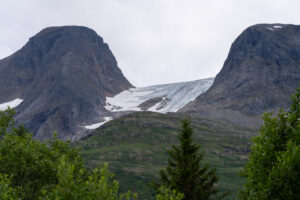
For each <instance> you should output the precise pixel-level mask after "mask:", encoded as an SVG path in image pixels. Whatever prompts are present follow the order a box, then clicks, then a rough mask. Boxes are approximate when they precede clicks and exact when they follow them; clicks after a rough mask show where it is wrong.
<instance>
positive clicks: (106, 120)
mask: <svg viewBox="0 0 300 200" xmlns="http://www.w3.org/2000/svg"><path fill="white" fill-rule="evenodd" d="M110 120H112V118H111V117H104V121H103V122H99V123H96V124H91V125H87V126H84V128H86V129H96V128H99V127H100V126H102V125H103V124H105V123H106V122H108V121H110Z"/></svg>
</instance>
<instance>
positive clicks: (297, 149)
mask: <svg viewBox="0 0 300 200" xmlns="http://www.w3.org/2000/svg"><path fill="white" fill-rule="evenodd" d="M252 141H253V145H252V147H251V152H250V155H249V161H248V163H247V164H246V166H245V167H244V169H243V170H242V172H241V175H242V176H243V177H245V178H246V184H245V185H244V188H243V190H242V191H241V192H240V198H241V199H260V200H264V199H285V200H292V199H293V200H295V199H300V181H299V180H300V89H298V90H297V92H296V94H295V95H293V96H292V105H291V108H290V110H289V111H287V112H284V111H282V110H281V112H280V113H279V114H278V116H277V117H274V118H272V114H271V113H270V114H265V116H264V124H263V126H262V127H261V129H260V134H259V135H258V136H256V137H254V138H253V139H252Z"/></svg>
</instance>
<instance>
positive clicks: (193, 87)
mask: <svg viewBox="0 0 300 200" xmlns="http://www.w3.org/2000/svg"><path fill="white" fill-rule="evenodd" d="M213 81H214V78H207V79H201V80H196V81H190V82H183V83H172V84H164V85H155V86H148V87H141V88H131V89H129V90H125V91H123V92H121V93H120V94H118V95H116V96H114V97H106V106H105V108H106V109H107V110H109V111H112V112H119V111H141V108H140V107H139V105H140V104H142V103H144V102H145V101H147V100H151V99H157V98H161V101H159V102H158V103H156V104H155V105H153V106H152V107H150V108H148V109H147V110H148V111H153V112H160V113H168V112H176V111H178V110H179V109H181V108H183V107H184V106H185V105H187V104H188V103H189V102H191V101H193V100H194V99H195V98H196V97H197V96H199V95H200V94H202V93H204V92H205V91H206V90H208V88H209V87H210V86H211V85H212V83H213Z"/></svg>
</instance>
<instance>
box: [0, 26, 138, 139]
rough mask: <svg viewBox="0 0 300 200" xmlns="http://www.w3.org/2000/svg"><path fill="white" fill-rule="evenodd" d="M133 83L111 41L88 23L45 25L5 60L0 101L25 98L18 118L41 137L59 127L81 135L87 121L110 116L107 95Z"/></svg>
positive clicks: (0, 63) (68, 135) (66, 134)
mask: <svg viewBox="0 0 300 200" xmlns="http://www.w3.org/2000/svg"><path fill="white" fill-rule="evenodd" d="M130 87H132V85H131V84H130V83H129V82H128V81H127V80H126V78H125V77H124V76H123V74H122V72H121V70H120V69H119V68H118V65H117V61H116V59H115V58H114V56H113V54H112V53H111V51H110V50H109V47H108V45H107V44H106V43H104V42H103V39H102V38H101V37H100V36H98V35H97V34H96V32H95V31H93V30H91V29H89V28H86V27H79V26H65V27H50V28H46V29H44V30H42V31H41V32H39V33H38V34H37V35H35V36H34V37H32V38H30V40H29V41H28V42H27V44H26V45H25V46H24V47H23V48H22V49H20V50H19V51H17V52H16V53H14V54H13V55H11V56H9V57H7V58H4V59H2V60H0V103H2V102H7V101H11V100H13V99H15V98H21V99H24V101H23V102H22V103H21V105H20V106H18V107H17V108H16V110H17V115H16V120H17V122H19V123H23V124H25V126H26V127H27V128H29V129H30V130H31V131H32V132H33V133H35V137H36V138H38V139H41V140H44V139H47V138H49V137H51V135H52V134H53V132H54V131H55V130H57V131H58V137H59V138H62V139H71V140H76V139H78V138H81V137H82V136H84V135H86V134H87V130H85V129H84V128H83V127H82V126H83V125H87V124H91V123H94V122H96V121H101V120H102V118H103V117H104V116H107V115H108V114H107V112H108V111H107V110H105V109H104V106H105V99H106V97H107V96H108V97H112V96H114V95H116V94H118V93H120V92H121V91H123V90H126V89H128V88H130Z"/></svg>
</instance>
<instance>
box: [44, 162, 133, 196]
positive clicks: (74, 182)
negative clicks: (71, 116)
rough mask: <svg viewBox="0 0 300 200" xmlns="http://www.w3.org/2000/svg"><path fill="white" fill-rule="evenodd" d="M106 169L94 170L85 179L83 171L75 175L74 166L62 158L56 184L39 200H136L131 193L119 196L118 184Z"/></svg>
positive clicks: (104, 167) (105, 167)
mask: <svg viewBox="0 0 300 200" xmlns="http://www.w3.org/2000/svg"><path fill="white" fill-rule="evenodd" d="M107 167H108V165H107V164H105V165H104V166H103V167H102V168H101V169H95V170H94V171H93V172H92V174H91V175H89V176H88V177H87V178H86V177H85V175H84V171H83V170H81V171H80V172H79V175H75V168H74V165H72V164H70V163H69V162H68V161H67V160H66V158H65V157H62V158H61V159H60V164H59V166H58V183H57V184H56V185H54V186H53V188H52V189H51V192H47V191H46V190H45V191H44V192H43V193H44V194H43V196H42V197H40V200H56V199H65V200H67V199H72V200H91V199H101V200H132V199H136V198H137V195H136V194H131V192H127V193H126V194H121V195H119V192H118V190H119V184H118V182H117V181H115V180H114V179H113V175H112V174H110V173H109V172H108V170H107Z"/></svg>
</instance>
